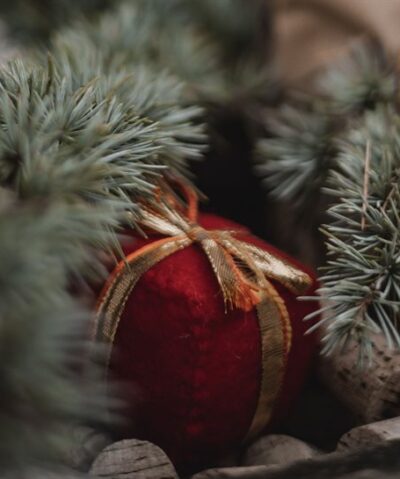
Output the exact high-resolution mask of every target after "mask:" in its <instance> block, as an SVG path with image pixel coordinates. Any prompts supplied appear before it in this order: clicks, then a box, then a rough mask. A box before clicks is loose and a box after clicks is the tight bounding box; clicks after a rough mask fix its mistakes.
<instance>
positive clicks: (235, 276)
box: [201, 236, 259, 311]
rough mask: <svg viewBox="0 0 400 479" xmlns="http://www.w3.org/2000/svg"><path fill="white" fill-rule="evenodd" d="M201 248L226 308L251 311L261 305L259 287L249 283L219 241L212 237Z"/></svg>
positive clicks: (204, 241)
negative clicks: (258, 293) (218, 286)
mask: <svg viewBox="0 0 400 479" xmlns="http://www.w3.org/2000/svg"><path fill="white" fill-rule="evenodd" d="M201 246H202V248H203V250H204V252H205V253H206V255H207V257H208V259H209V261H210V264H211V266H212V269H213V271H214V274H215V275H216V277H217V280H218V283H219V285H220V288H221V291H222V294H223V297H224V302H225V308H226V307H227V305H229V306H230V307H231V308H232V307H236V308H239V309H242V310H243V311H251V310H252V309H253V308H254V306H256V305H257V304H258V303H259V297H258V295H257V289H258V288H257V286H256V285H253V284H252V283H250V282H249V281H248V279H247V278H246V276H245V275H244V274H243V272H242V271H241V269H240V268H239V267H238V266H237V264H236V263H235V260H234V258H233V256H232V255H231V254H230V252H229V251H228V250H227V249H225V248H224V246H223V245H222V244H221V243H220V241H219V240H216V239H214V238H212V237H211V236H210V237H208V238H204V239H202V240H201Z"/></svg>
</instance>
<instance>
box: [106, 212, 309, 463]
mask: <svg viewBox="0 0 400 479" xmlns="http://www.w3.org/2000/svg"><path fill="white" fill-rule="evenodd" d="M199 224H200V225H201V226H202V227H203V228H204V229H205V230H229V231H236V232H237V233H235V237H237V238H239V239H240V240H243V241H245V242H246V243H248V244H250V245H255V246H257V247H259V248H261V249H262V250H264V251H267V252H269V253H272V254H273V255H276V256H277V257H278V258H282V259H284V260H287V261H288V262H289V263H290V264H292V265H294V266H296V267H298V268H300V269H301V270H303V271H306V272H307V273H308V274H309V275H310V276H311V277H312V278H313V275H312V272H310V271H308V270H306V268H303V267H302V266H300V265H299V264H298V263H296V262H295V261H294V260H292V259H289V258H288V257H287V256H286V255H284V254H283V253H282V252H280V251H278V250H276V249H275V248H273V247H272V246H270V245H268V244H266V243H265V242H263V241H261V240H260V239H258V238H256V237H254V236H252V235H251V234H250V232H249V231H248V230H246V229H245V228H244V227H242V226H239V225H237V224H235V223H234V222H232V221H229V220H226V219H222V218H219V217H217V216H214V215H210V214H207V215H206V214H203V215H200V219H199ZM161 238H162V237H161V236H157V235H154V236H151V237H149V238H148V239H142V238H138V237H137V236H133V235H132V237H131V238H130V239H129V240H127V241H125V243H124V244H123V250H124V253H125V254H126V256H127V257H129V255H131V254H132V252H134V251H138V250H141V249H143V247H146V246H148V245H151V244H152V243H153V242H154V241H157V240H160V239H161ZM271 282H272V283H273V285H274V286H275V288H276V290H277V292H278V293H279V296H280V298H282V299H283V301H284V303H285V306H286V309H287V311H288V313H289V317H290V324H291V331H287V332H285V334H287V335H291V344H292V345H291V349H290V352H289V354H288V356H287V357H286V353H285V354H284V355H285V357H284V358H283V362H282V365H283V367H284V370H283V372H282V373H283V375H282V381H281V384H279V395H278V397H277V399H276V400H275V401H274V407H273V411H272V417H271V418H270V420H269V424H271V423H272V422H275V421H277V420H279V417H281V416H282V415H284V414H285V413H286V412H287V411H288V409H289V408H290V406H291V405H292V404H293V403H294V402H295V401H296V397H297V396H298V394H299V392H300V389H301V387H302V385H303V383H304V380H305V377H306V375H307V373H308V371H309V369H310V366H311V362H312V357H313V354H314V353H315V351H316V341H315V337H314V336H313V335H309V336H304V333H305V331H306V329H307V328H308V327H309V326H310V325H309V324H305V323H304V322H303V318H304V316H306V315H307V314H309V313H310V312H312V311H313V310H314V309H315V305H314V303H309V302H300V301H298V300H297V299H296V296H295V294H293V293H292V292H290V291H289V290H288V289H287V288H286V287H285V286H283V285H282V284H280V283H279V282H277V281H273V280H272V281H271ZM106 288H107V286H106ZM314 291H315V280H314V279H313V285H312V286H311V287H310V289H309V290H308V291H307V294H313V293H314ZM103 294H104V292H103ZM117 299H118V298H117ZM120 301H123V308H122V310H121V314H120V317H119V322H118V327H117V328H116V331H115V334H114V336H113V344H112V349H111V352H110V362H109V372H108V374H109V376H110V377H111V378H112V379H113V380H117V381H118V382H119V383H121V384H122V385H123V390H124V397H125V400H126V404H127V405H128V406H127V411H126V418H127V420H126V429H125V434H126V436H130V437H138V438H143V439H147V440H150V441H152V442H154V443H156V444H158V445H159V446H161V447H162V448H163V449H164V450H165V451H166V452H167V454H168V455H169V456H170V458H171V459H172V460H173V461H174V463H175V465H176V466H177V467H178V468H180V469H182V470H186V471H187V470H195V469H197V468H201V467H204V465H207V466H209V465H212V464H213V462H214V461H216V460H217V459H218V458H219V457H221V456H222V455H223V454H225V453H226V452H227V451H229V450H230V449H231V448H234V447H237V446H239V445H240V444H241V443H242V442H243V441H244V440H245V438H246V437H248V435H249V429H250V427H251V425H252V421H253V419H254V415H255V411H256V409H257V406H258V404H259V396H260V387H261V380H262V378H263V377H264V379H265V377H266V378H267V386H268V378H270V379H271V382H272V381H274V380H276V375H278V374H279V371H274V370H270V371H263V368H264V364H263V351H262V344H261V340H260V337H261V333H260V321H259V317H258V315H257V311H256V308H252V309H250V310H248V311H244V310H242V309H238V308H233V309H229V308H226V307H225V305H224V300H223V297H222V293H221V287H220V284H219V283H218V280H217V277H216V275H215V272H214V271H213V267H212V266H211V264H210V261H209V259H208V258H207V256H206V254H205V253H204V251H203V250H202V248H201V247H200V246H199V244H197V243H193V244H191V245H190V246H187V247H185V248H182V249H180V250H179V251H177V252H175V253H173V254H171V255H170V256H167V257H165V258H164V259H162V260H161V261H159V262H158V263H157V264H155V265H154V266H152V267H151V268H150V269H149V270H148V271H147V272H145V273H144V274H143V275H141V277H140V279H139V280H138V282H137V284H136V285H135V287H134V288H133V289H132V290H131V291H130V293H129V295H127V297H126V298H120ZM289 329H290V328H289ZM287 339H288V338H286V340H287ZM272 353H273V352H272ZM265 373H267V375H266V376H265ZM263 374H264V376H263Z"/></svg>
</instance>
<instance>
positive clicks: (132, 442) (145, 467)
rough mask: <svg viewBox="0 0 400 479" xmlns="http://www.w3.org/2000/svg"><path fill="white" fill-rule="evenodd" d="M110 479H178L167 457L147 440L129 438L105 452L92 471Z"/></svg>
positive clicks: (109, 447)
mask: <svg viewBox="0 0 400 479" xmlns="http://www.w3.org/2000/svg"><path fill="white" fill-rule="evenodd" d="M90 474H91V475H93V476H99V477H102V478H110V479H177V477H178V476H177V473H176V471H175V469H174V467H173V465H172V463H171V461H170V460H169V459H168V457H167V455H166V454H165V453H164V452H163V451H162V450H161V449H160V448H159V447H157V446H155V445H154V444H151V443H149V442H146V441H139V440H137V439H126V440H124V441H119V442H116V443H114V444H112V445H111V446H108V447H107V448H106V449H104V450H103V451H102V452H101V453H100V455H99V456H98V457H97V459H96V460H95V462H94V463H93V466H92V468H91V470H90Z"/></svg>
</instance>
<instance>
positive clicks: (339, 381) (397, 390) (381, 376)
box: [320, 335, 400, 424]
mask: <svg viewBox="0 0 400 479" xmlns="http://www.w3.org/2000/svg"><path fill="white" fill-rule="evenodd" d="M357 356H358V346H357V345H356V344H355V343H353V344H352V345H351V346H350V347H349V349H348V351H347V352H345V353H338V354H336V355H333V356H331V357H328V358H322V359H321V362H320V377H321V380H322V382H323V383H324V384H325V385H326V387H327V388H329V389H330V390H331V392H332V393H333V394H334V395H335V396H336V397H337V398H338V399H340V401H341V402H342V403H343V404H345V405H346V406H347V407H348V408H349V409H350V410H351V411H352V412H353V413H354V414H355V415H356V416H357V419H358V420H359V421H360V422H361V423H362V424H365V423H371V422H374V421H380V420H382V419H387V418H390V417H395V416H399V415H400V352H399V351H398V350H390V349H389V348H388V347H387V345H386V341H385V339H384V338H383V336H381V335H376V336H375V337H374V353H373V357H372V364H371V366H370V367H368V368H365V369H360V368H357V367H356V363H357Z"/></svg>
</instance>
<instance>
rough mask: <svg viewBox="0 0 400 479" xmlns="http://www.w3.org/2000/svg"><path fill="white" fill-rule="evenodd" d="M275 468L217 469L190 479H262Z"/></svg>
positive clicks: (203, 472)
mask: <svg viewBox="0 0 400 479" xmlns="http://www.w3.org/2000/svg"><path fill="white" fill-rule="evenodd" d="M275 468H276V466H248V467H219V468H216V469H207V470H206V471H202V472H199V473H198V474H195V475H194V476H192V479H247V478H251V479H263V478H264V477H265V474H266V473H267V472H268V471H271V470H274V469H275Z"/></svg>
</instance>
